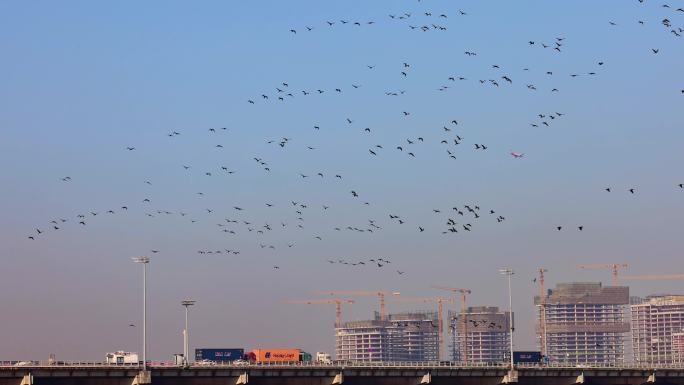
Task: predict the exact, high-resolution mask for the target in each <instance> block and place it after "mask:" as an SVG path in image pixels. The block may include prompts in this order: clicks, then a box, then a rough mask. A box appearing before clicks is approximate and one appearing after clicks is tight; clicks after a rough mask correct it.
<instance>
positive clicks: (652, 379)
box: [646, 372, 656, 384]
mask: <svg viewBox="0 0 684 385" xmlns="http://www.w3.org/2000/svg"><path fill="white" fill-rule="evenodd" d="M646 382H647V383H649V384H652V383H654V382H656V374H655V372H653V373H651V374H650V375H649V376H648V379H647V380H646Z"/></svg>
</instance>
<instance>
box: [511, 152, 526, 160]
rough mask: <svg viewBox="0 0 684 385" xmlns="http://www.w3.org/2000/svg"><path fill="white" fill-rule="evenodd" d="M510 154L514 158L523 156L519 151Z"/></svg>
mask: <svg viewBox="0 0 684 385" xmlns="http://www.w3.org/2000/svg"><path fill="white" fill-rule="evenodd" d="M511 155H512V156H513V157H514V158H516V159H517V158H522V157H523V156H525V154H523V153H521V152H511Z"/></svg>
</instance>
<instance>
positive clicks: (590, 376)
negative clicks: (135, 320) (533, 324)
mask: <svg viewBox="0 0 684 385" xmlns="http://www.w3.org/2000/svg"><path fill="white" fill-rule="evenodd" d="M147 369H148V371H147V372H141V367H139V366H138V365H127V366H117V365H105V364H70V365H39V364H35V365H22V366H1V365H0V385H33V384H35V385H42V384H45V385H136V384H141V383H152V384H155V385H234V384H235V385H239V384H250V385H251V384H254V385H276V384H278V385H281V384H282V385H338V384H345V385H346V384H349V385H361V384H363V385H417V384H438V385H439V384H454V385H456V384H463V385H493V384H500V383H506V375H507V373H508V368H507V367H505V366H486V367H466V366H456V365H439V364H436V365H426V364H416V365H385V364H375V365H372V364H364V365H360V364H352V365H339V364H334V365H247V366H233V365H216V366H191V367H188V368H183V367H178V366H171V365H155V366H148V368H147ZM517 371H518V373H517V374H518V383H519V384H521V385H524V384H530V385H569V384H581V383H585V384H605V385H618V384H625V385H628V384H629V385H641V384H676V385H684V367H682V368H658V369H656V370H650V369H646V368H640V367H632V368H629V367H622V368H577V367H538V366H537V367H520V368H517Z"/></svg>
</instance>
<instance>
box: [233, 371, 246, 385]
mask: <svg viewBox="0 0 684 385" xmlns="http://www.w3.org/2000/svg"><path fill="white" fill-rule="evenodd" d="M248 382H249V374H248V373H247V372H242V374H240V377H238V379H237V381H236V382H235V384H236V385H244V384H246V383H248Z"/></svg>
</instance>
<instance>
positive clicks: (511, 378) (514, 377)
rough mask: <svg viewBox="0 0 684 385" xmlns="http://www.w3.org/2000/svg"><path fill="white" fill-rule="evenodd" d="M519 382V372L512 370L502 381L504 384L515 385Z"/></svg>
mask: <svg viewBox="0 0 684 385" xmlns="http://www.w3.org/2000/svg"><path fill="white" fill-rule="evenodd" d="M517 382H518V371H517V370H515V369H511V370H509V371H508V373H506V375H505V376H504V378H503V379H502V380H501V383H502V384H514V383H517Z"/></svg>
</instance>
